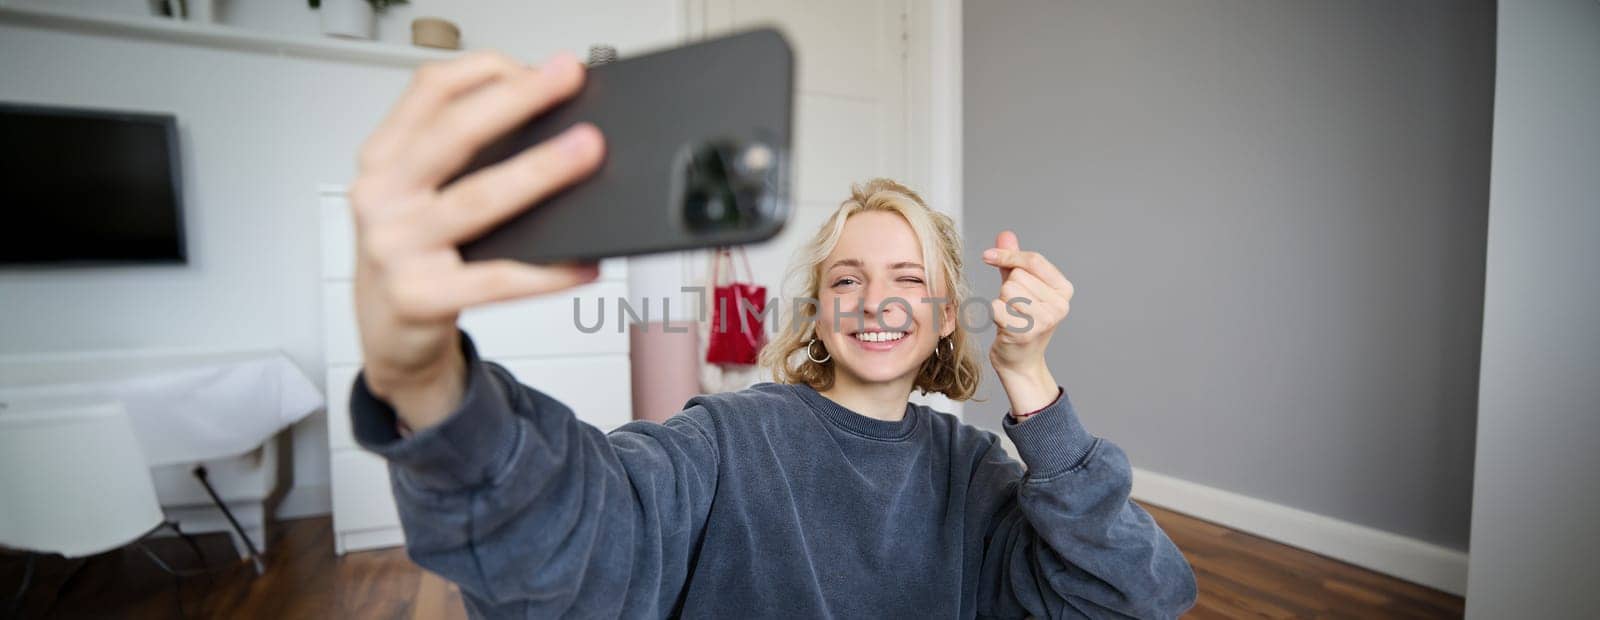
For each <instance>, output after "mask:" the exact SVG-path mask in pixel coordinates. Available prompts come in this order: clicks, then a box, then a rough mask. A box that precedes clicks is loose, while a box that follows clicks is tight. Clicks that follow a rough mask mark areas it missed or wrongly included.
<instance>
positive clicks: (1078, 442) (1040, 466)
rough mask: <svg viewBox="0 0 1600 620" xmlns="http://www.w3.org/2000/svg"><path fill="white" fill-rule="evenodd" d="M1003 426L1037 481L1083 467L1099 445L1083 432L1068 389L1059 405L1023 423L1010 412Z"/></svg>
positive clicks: (1052, 404)
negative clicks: (1095, 446) (1068, 394)
mask: <svg viewBox="0 0 1600 620" xmlns="http://www.w3.org/2000/svg"><path fill="white" fill-rule="evenodd" d="M1000 426H1001V428H1003V429H1005V432H1006V436H1007V437H1010V438H1011V443H1013V444H1015V445H1016V446H1017V454H1018V456H1019V457H1020V458H1021V459H1022V462H1023V463H1024V464H1026V465H1027V466H1028V475H1029V476H1031V477H1037V478H1046V477H1049V476H1053V475H1055V474H1059V473H1063V472H1067V471H1072V470H1075V469H1078V468H1080V467H1083V462H1084V460H1085V459H1087V458H1088V457H1089V453H1090V452H1091V451H1092V450H1093V449H1094V445H1095V442H1097V441H1099V440H1098V439H1096V438H1095V436H1094V435H1090V434H1089V431H1088V430H1086V429H1084V428H1083V423H1082V422H1080V421H1079V420H1078V412H1077V410H1075V409H1073V408H1072V399H1070V398H1068V397H1067V392H1066V390H1065V389H1063V390H1061V393H1060V396H1059V397H1057V398H1056V402H1054V403H1051V404H1050V406H1048V407H1045V408H1044V409H1042V410H1040V411H1039V412H1038V413H1034V414H1032V415H1030V416H1028V417H1027V418H1025V419H1023V420H1021V421H1018V420H1017V419H1016V418H1015V417H1013V416H1012V415H1011V414H1010V413H1009V412H1007V413H1006V416H1005V417H1004V418H1002V421H1001V423H1000Z"/></svg>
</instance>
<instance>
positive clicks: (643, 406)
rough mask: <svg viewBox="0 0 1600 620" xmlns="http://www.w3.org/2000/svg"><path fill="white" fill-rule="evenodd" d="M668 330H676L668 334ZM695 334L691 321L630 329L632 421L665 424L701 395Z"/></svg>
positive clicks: (646, 324) (634, 326)
mask: <svg viewBox="0 0 1600 620" xmlns="http://www.w3.org/2000/svg"><path fill="white" fill-rule="evenodd" d="M669 327H670V328H671V329H672V330H673V331H667V328H669ZM677 330H682V332H681V333H680V332H678V331H677ZM696 331H698V330H697V329H696V325H695V324H694V322H692V321H673V322H671V323H664V322H662V321H651V322H649V323H634V324H631V325H629V326H628V341H629V346H630V347H631V351H632V352H631V353H630V354H629V358H630V359H629V366H630V367H631V369H632V373H633V419H635V420H650V421H652V422H665V421H666V420H667V418H670V417H672V416H673V415H674V414H676V413H678V412H679V411H682V410H683V404H684V403H685V402H687V401H688V400H689V399H690V398H692V397H694V396H695V395H697V394H699V393H700V363H699V360H698V359H696V358H697V357H698V355H696V351H697V349H696V336H695V332H696Z"/></svg>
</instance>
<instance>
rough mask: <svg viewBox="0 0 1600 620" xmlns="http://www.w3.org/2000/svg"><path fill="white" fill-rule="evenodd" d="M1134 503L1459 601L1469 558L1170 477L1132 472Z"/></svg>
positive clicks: (1395, 535)
mask: <svg viewBox="0 0 1600 620" xmlns="http://www.w3.org/2000/svg"><path fill="white" fill-rule="evenodd" d="M1133 498H1134V499H1136V500H1139V501H1141V502H1147V503H1150V504H1154V505H1157V506H1161V507H1163V508H1168V509H1171V510H1174V511H1177V512H1181V513H1184V514H1187V515H1191V516H1194V517H1198V518H1201V519H1205V520H1207V521H1211V522H1214V523H1218V524H1221V525H1225V526H1228V527H1230V528H1233V529H1236V530H1240V531H1243V532H1247V533H1250V534H1254V535H1256V536H1260V537H1262V538H1269V539H1272V540H1275V541H1278V542H1281V543H1284V544H1286V545H1290V546H1293V547H1299V548H1301V549H1305V550H1307V551H1311V552H1313V553H1317V554H1321V555H1325V556H1328V557H1330V558H1333V559H1336V560H1340V561H1344V562H1349V563H1351V564H1354V565H1356V566H1360V567H1363V568H1367V569H1371V570H1374V571H1377V572H1380V573H1384V574H1387V575H1393V576H1395V577H1399V578H1401V579H1404V580H1406V581H1410V582H1414V583H1419V584H1422V585H1425V586H1428V587H1430V588H1434V589H1438V590H1443V591H1445V592H1449V593H1451V594H1455V595H1457V596H1464V595H1465V594H1466V591H1467V554H1466V553H1464V552H1461V551H1456V550H1455V549H1449V548H1446V547H1441V546H1438V545H1435V544H1431V543H1426V542H1422V541H1420V540H1416V539H1414V538H1407V537H1405V536H1400V535H1398V534H1391V533H1389V532H1385V531H1382V530H1378V529H1374V528H1370V527H1367V526H1364V525H1357V524H1354V523H1350V522H1348V521H1340V520H1338V519H1334V518H1332V517H1326V516H1323V515H1319V514H1315V513H1311V512H1306V511H1304V510H1300V509H1298V508H1290V507H1288V506H1283V505H1280V504H1274V503H1272V502H1268V501H1264V500H1260V499H1256V498H1254V497H1249V496H1245V495H1240V494H1238V493H1232V492H1229V491H1224V490H1222V489H1217V488H1212V487H1208V486H1205V485H1202V484H1196V483H1193V482H1189V481H1186V480H1179V479H1177V478H1173V477H1171V476H1165V475H1162V474H1158V473H1154V472H1150V471H1145V470H1142V469H1139V468H1137V467H1136V468H1134V470H1133Z"/></svg>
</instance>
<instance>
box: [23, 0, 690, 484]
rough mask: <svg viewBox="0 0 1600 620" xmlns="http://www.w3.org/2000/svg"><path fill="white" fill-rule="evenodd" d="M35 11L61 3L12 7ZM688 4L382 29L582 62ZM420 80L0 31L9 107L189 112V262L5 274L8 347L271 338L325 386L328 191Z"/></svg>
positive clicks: (587, 6) (292, 24)
mask: <svg viewBox="0 0 1600 620" xmlns="http://www.w3.org/2000/svg"><path fill="white" fill-rule="evenodd" d="M24 4H46V5H52V4H54V3H49V2H37V1H35V2H13V3H12V6H19V5H24ZM69 4H80V5H81V4H84V3H69ZM57 6H59V5H57ZM107 6H110V5H107ZM222 6H223V8H226V9H231V10H229V11H225V12H224V17H225V18H226V19H230V20H232V21H231V23H230V25H236V26H241V27H250V28H252V29H259V30H275V31H278V32H281V33H284V34H290V35H296V36H317V35H316V29H317V21H316V15H315V13H313V12H311V11H310V10H309V9H306V7H305V3H303V2H272V3H268V2H259V1H258V2H248V3H246V2H244V1H243V0H235V1H234V2H228V3H222ZM681 14H682V11H681V10H680V8H679V3H678V2H677V1H676V0H612V1H607V2H581V3H579V2H519V1H516V0H495V1H488V0H480V1H477V2H471V3H454V2H444V1H442V0H433V1H428V0H416V1H415V2H414V3H413V6H411V7H405V8H401V9H397V10H395V11H394V13H393V14H392V15H390V16H389V17H387V18H385V19H384V20H382V21H380V29H379V31H380V37H381V38H384V39H387V40H393V41H396V42H400V41H404V40H405V38H406V37H407V36H408V35H407V33H408V32H409V25H408V24H409V17H410V16H415V15H443V16H446V17H448V18H450V19H452V20H454V21H456V22H457V23H459V24H461V26H462V29H463V31H464V39H465V42H466V44H467V46H468V47H469V48H472V47H493V48H499V49H503V50H506V51H508V52H509V53H511V54H513V55H515V56H517V57H519V58H526V59H529V60H535V59H538V58H542V57H544V56H547V55H548V54H549V53H551V52H554V51H556V50H558V49H563V48H565V49H573V50H574V51H576V52H577V53H579V55H580V56H581V55H583V54H584V51H585V50H586V49H587V46H588V45H589V44H590V43H595V42H605V43H610V44H613V45H616V46H617V47H618V48H619V49H620V50H622V51H623V53H627V52H629V51H631V50H638V49H641V48H647V47H654V46H658V45H664V44H668V43H671V42H674V41H676V39H677V36H678V34H677V33H678V31H679V28H680V22H681ZM408 75H409V72H408V71H407V70H404V69H398V68H393V67H384V66H376V65H367V64H356V63H346V62H338V61H326V60H308V59H299V58H289V57H278V56H272V55H266V54H259V53H254V52H243V51H231V50H219V49H214V48H203V47H193V46H188V45H182V44H173V43H161V42H151V41H138V40H129V39H121V38H115V37H108V36H100V35H85V34H70V33H63V32H57V31H49V30H34V29H27V28H18V27H14V26H0V100H5V101H20V102H34V103H45V104H59V105H73V106H85V107H102V108H117V109H131V110H145V111H156V112H167V113H172V114H175V115H176V116H177V117H178V124H179V131H180V139H181V148H182V151H183V152H182V157H183V176H184V192H185V201H186V205H185V208H186V209H187V213H186V219H187V227H188V234H189V239H190V241H189V243H190V246H189V251H190V257H191V258H190V263H189V264H188V265H187V266H182V267H119V268H87V269H71V270H61V269H50V270H28V269H8V270H4V271H0V300H3V301H0V304H3V308H4V311H3V314H0V353H3V354H15V353H28V352H41V351H75V350H94V349H107V348H137V347H206V348H229V347H240V348H260V347H276V348H281V349H283V350H285V351H286V352H287V353H288V354H289V355H290V356H291V357H292V358H293V359H294V360H295V362H297V363H298V364H300V366H301V367H302V368H303V369H305V370H306V371H307V373H308V374H309V375H310V376H311V377H312V378H313V379H315V380H316V381H318V382H319V383H320V382H321V380H322V374H321V371H320V370H321V368H322V355H321V350H322V340H321V325H320V318H319V316H320V314H319V313H320V310H319V309H320V307H321V305H320V303H321V302H320V289H319V288H318V284H317V283H318V277H319V257H318V240H317V234H318V233H317V231H318V219H317V202H316V187H317V185H318V184H321V183H328V182H336V183H341V182H345V181H348V180H349V179H350V177H351V176H352V175H353V174H354V153H355V151H356V148H357V146H358V145H359V144H360V143H361V141H362V139H363V138H364V137H365V135H366V134H367V132H368V131H369V130H370V129H371V128H372V127H373V126H374V125H376V123H377V121H378V120H379V119H380V118H381V116H382V114H383V113H384V112H385V111H386V110H387V108H388V106H389V104H390V103H391V102H392V101H393V99H394V98H395V97H396V95H397V94H398V93H399V92H400V91H401V89H402V88H403V87H404V85H405V83H406V81H407V79H408ZM323 424H324V422H323V420H322V419H321V418H320V416H319V417H317V418H314V419H312V420H310V421H308V422H307V423H305V424H302V425H301V426H300V427H299V428H297V429H296V431H295V440H294V447H295V450H294V452H295V464H294V465H295V467H294V468H295V478H296V485H297V486H302V487H307V488H312V489H322V490H323V492H325V489H326V485H327V483H328V466H327V452H326V434H325V433H326V431H325V428H324V426H323ZM323 501H325V500H323Z"/></svg>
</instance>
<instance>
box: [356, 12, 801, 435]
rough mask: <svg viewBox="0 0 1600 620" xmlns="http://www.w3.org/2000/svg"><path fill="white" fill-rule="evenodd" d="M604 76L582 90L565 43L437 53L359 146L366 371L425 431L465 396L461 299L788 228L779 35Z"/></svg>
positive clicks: (697, 48)
mask: <svg viewBox="0 0 1600 620" xmlns="http://www.w3.org/2000/svg"><path fill="white" fill-rule="evenodd" d="M741 52H743V53H747V54H748V55H747V56H745V57H738V55H739V54H740V53H741ZM752 60H760V62H751V61H752ZM595 76H603V77H600V78H599V79H598V80H594V81H591V82H590V84H589V86H590V87H589V88H586V87H585V78H586V75H585V68H584V67H583V66H582V65H580V64H579V63H578V62H577V60H576V58H574V57H572V56H571V55H570V54H562V55H558V56H556V57H554V58H552V59H550V60H549V61H547V62H545V63H544V64H543V65H540V66H539V67H537V68H535V67H529V66H527V65H523V64H521V63H519V62H517V61H515V60H513V59H511V58H509V57H506V56H504V55H502V54H496V53H482V52H480V53H473V54H468V55H465V56H463V57H461V58H458V59H454V60H451V61H447V62H443V63H437V64H430V65H427V66H425V67H423V68H421V69H419V70H418V71H417V72H416V74H415V76H414V78H413V80H412V83H411V85H410V86H409V87H408V88H407V90H406V91H405V93H404V94H403V95H402V96H401V98H400V100H399V101H398V102H396V104H395V105H394V107H393V108H392V109H391V110H390V112H389V115H388V116H387V117H386V118H385V119H384V120H383V121H382V123H380V125H379V127H378V129H377V130H375V131H374V132H373V134H372V135H371V136H370V137H369V138H368V139H367V141H366V142H365V143H364V144H363V145H362V147H361V152H360V157H359V172H358V175H357V178H356V179H355V180H354V181H353V182H352V183H351V185H350V191H349V198H350V206H351V210H352V215H353V219H354V221H355V226H356V248H357V260H356V277H355V283H354V284H355V286H354V288H355V307H356V315H357V316H356V319H357V325H358V328H359V330H360V333H361V346H362V352H363V356H364V360H365V361H364V368H363V372H362V377H363V380H364V381H365V382H366V384H367V386H368V388H369V389H370V390H371V391H372V393H373V394H374V395H376V396H378V397H380V398H383V399H384V400H386V401H388V402H389V403H390V404H391V405H393V406H394V407H395V409H396V411H397V413H398V414H399V416H400V418H401V421H402V422H403V423H404V424H406V425H407V426H409V427H410V428H412V429H413V430H419V431H420V430H422V429H424V428H427V427H429V426H432V425H434V424H437V423H438V422H440V421H442V420H443V419H444V418H445V417H446V416H447V415H448V414H449V413H450V412H451V411H453V410H454V409H455V407H456V406H457V405H458V403H459V402H460V398H461V396H462V393H463V391H464V385H465V368H464V366H465V365H464V360H463V357H462V352H461V348H460V342H459V340H458V338H457V334H456V320H457V318H458V317H459V315H460V313H461V311H462V310H464V309H466V308H469V307H472V306H476V305H480V304H485V303H491V302H496V301H504V300H510V299H516V298H521V297H528V296H533V295H540V294H548V293H553V292H557V291H560V290H564V289H567V288H571V287H573V286H577V285H579V284H583V283H586V282H591V281H593V280H594V279H595V278H596V277H598V270H597V267H596V266H595V265H594V264H592V263H587V262H583V261H592V260H595V259H598V258H602V257H606V256H623V255H630V254H639V253H645V252H654V251H668V250H679V249H689V248H694V247H705V246H712V245H726V244H732V243H746V242H750V241H756V240H760V239H764V238H767V237H770V236H772V235H774V234H776V233H777V231H778V230H779V229H780V228H781V226H782V224H783V221H784V220H785V219H787V215H788V185H787V183H788V181H787V161H788V152H789V116H790V114H791V112H790V110H791V104H790V102H791V100H792V96H793V95H792V81H793V68H792V57H791V56H790V53H789V48H788V45H787V44H786V43H784V42H783V40H782V37H781V36H778V35H777V33H776V32H773V31H755V32H751V33H744V34H741V35H734V36H732V37H727V38H724V39H719V40H714V41H708V42H705V43H700V44H696V45H693V46H688V47H685V48H679V49H677V50H668V51H665V52H658V53H656V54H651V55H648V56H644V57H641V58H638V59H634V60H624V61H619V62H617V63H614V64H611V65H605V66H603V67H601V68H597V69H596V70H595ZM589 77H591V80H593V77H594V76H589ZM597 125H598V126H599V128H598V129H597V127H596V126H597ZM602 133H604V134H605V137H604V138H602ZM608 142H609V144H608ZM591 175H593V176H592V178H591V179H590V181H589V182H586V183H582V184H581V185H580V184H579V183H580V181H582V180H583V179H585V178H588V177H591ZM574 261H578V262H574ZM528 263H559V264H544V265H537V264H528Z"/></svg>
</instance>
